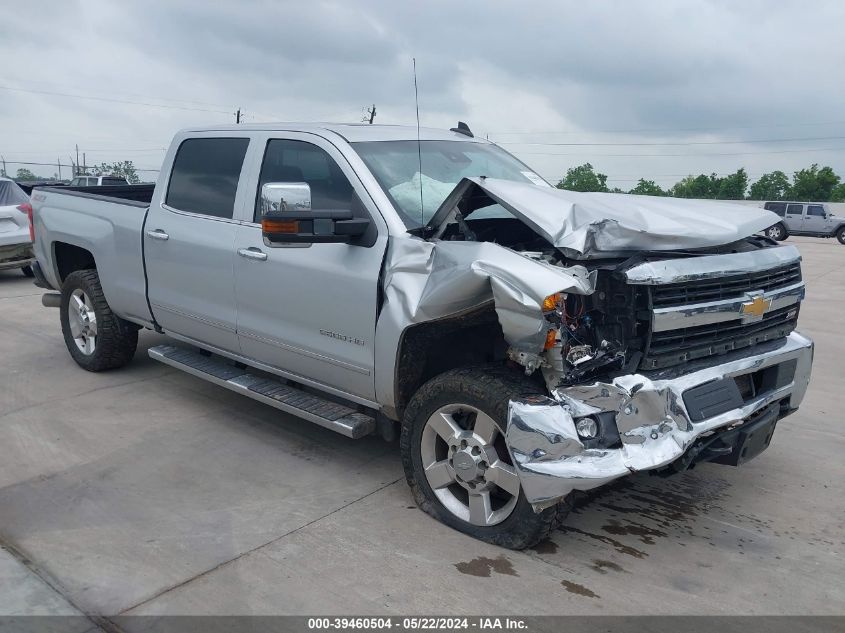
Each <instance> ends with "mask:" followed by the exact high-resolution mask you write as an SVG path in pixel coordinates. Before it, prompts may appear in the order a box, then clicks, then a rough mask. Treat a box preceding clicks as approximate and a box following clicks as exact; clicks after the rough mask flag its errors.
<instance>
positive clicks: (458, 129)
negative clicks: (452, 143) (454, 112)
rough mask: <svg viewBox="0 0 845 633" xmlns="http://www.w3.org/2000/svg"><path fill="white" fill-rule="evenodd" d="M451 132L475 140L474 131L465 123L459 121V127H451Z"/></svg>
mask: <svg viewBox="0 0 845 633" xmlns="http://www.w3.org/2000/svg"><path fill="white" fill-rule="evenodd" d="M449 131H450V132H457V133H458V134H463V135H464V136H468V137H470V138H475V137H474V136H473V133H472V131H471V130H470V129H469V126H468V125H467V124H466V123H464V122H463V121H458V127H450V128H449Z"/></svg>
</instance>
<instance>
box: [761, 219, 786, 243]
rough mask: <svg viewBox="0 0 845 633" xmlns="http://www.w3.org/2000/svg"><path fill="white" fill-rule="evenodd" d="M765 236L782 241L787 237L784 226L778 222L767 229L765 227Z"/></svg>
mask: <svg viewBox="0 0 845 633" xmlns="http://www.w3.org/2000/svg"><path fill="white" fill-rule="evenodd" d="M766 237H770V238H772V239H773V240H777V241H778V242H782V241H784V240H785V239H786V238H787V234H786V227H784V225H783V224H781V223H780V222H778V223H777V224H775V225H774V226H770V227H769V228H768V229H766Z"/></svg>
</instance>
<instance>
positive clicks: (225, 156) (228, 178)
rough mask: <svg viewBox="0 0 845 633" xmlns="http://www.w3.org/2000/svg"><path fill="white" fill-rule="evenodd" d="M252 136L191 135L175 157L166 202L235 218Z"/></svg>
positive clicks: (183, 142) (187, 208)
mask: <svg viewBox="0 0 845 633" xmlns="http://www.w3.org/2000/svg"><path fill="white" fill-rule="evenodd" d="M248 146H249V139H248V138H190V139H187V140H185V141H182V144H181V145H180V146H179V150H178V151H177V152H176V159H175V160H174V161H173V170H172V171H171V174H170V183H169V184H168V186H167V196H166V197H165V200H164V201H165V204H167V205H168V206H169V207H172V208H173V209H178V210H179V211H188V212H190V213H199V214H202V215H209V216H213V217H217V218H227V219H231V218H232V217H233V215H234V211H235V195H236V194H237V192H238V181H239V179H240V175H241V168H242V167H243V164H244V156H246V150H247V147H248Z"/></svg>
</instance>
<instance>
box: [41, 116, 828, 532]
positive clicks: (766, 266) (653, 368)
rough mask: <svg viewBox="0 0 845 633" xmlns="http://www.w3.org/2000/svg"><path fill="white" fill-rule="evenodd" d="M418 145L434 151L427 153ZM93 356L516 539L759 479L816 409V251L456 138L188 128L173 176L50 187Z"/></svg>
mask: <svg viewBox="0 0 845 633" xmlns="http://www.w3.org/2000/svg"><path fill="white" fill-rule="evenodd" d="M418 135H419V136H418ZM32 204H33V208H34V213H33V222H34V228H33V230H34V236H35V252H36V255H37V260H38V261H37V265H36V266H35V273H36V277H37V283H38V284H40V285H41V286H43V287H45V288H47V289H51V290H58V291H60V293H59V294H57V293H55V292H51V293H48V294H46V295H45V297H44V299H43V302H44V304H45V305H48V306H56V307H60V319H61V326H62V332H63V333H64V339H65V342H66V344H67V349H68V350H69V352H70V354H71V356H72V357H73V359H74V360H75V361H76V362H77V363H78V364H79V365H80V366H81V367H83V368H84V369H87V370H90V371H100V370H106V369H114V368H117V367H120V366H122V365H125V364H126V363H128V362H129V361H130V360H131V359H132V357H133V355H134V353H135V349H136V344H137V340H138V331H139V329H141V328H147V329H152V330H156V331H158V332H163V333H165V334H167V335H168V336H169V337H171V338H172V340H173V344H166V345H159V346H156V347H152V348H150V350H149V354H150V356H151V357H152V358H154V359H156V360H158V361H161V362H163V363H166V364H168V365H171V366H173V367H177V368H179V369H181V370H184V371H186V372H189V373H191V374H193V375H194V376H196V377H198V378H199V379H202V380H207V381H210V382H212V383H214V384H216V385H219V386H220V387H224V388H226V389H230V390H232V391H235V392H237V393H239V394H243V395H244V396H246V397H249V398H253V399H255V400H258V401H261V402H264V403H266V404H267V405H269V406H272V407H276V408H277V409H280V410H282V411H285V412H287V413H291V414H294V415H296V416H300V417H302V418H304V419H306V420H310V421H311V422H314V423H316V424H319V425H321V426H323V427H325V428H327V429H331V430H334V431H337V432H340V433H342V434H344V435H346V436H348V437H350V438H358V437H361V436H364V435H367V434H370V433H379V434H381V435H382V436H383V437H384V438H385V439H387V440H390V441H395V440H396V438H397V437H398V438H399V448H400V451H401V458H402V462H403V465H404V468H405V473H406V476H407V481H408V484H409V485H410V486H411V489H412V491H413V495H414V497H415V499H416V501H417V503H418V504H419V506H420V507H421V508H422V509H423V510H424V511H425V512H427V513H429V514H431V515H432V516H434V517H436V518H437V519H439V520H441V521H443V522H444V523H446V524H448V525H450V526H452V527H454V528H456V529H458V530H460V531H462V532H465V533H467V534H471V535H473V536H475V537H477V538H480V539H483V540H485V541H488V542H491V543H495V544H498V545H502V546H505V547H511V548H523V547H528V546H531V545H532V544H534V543H536V542H537V541H539V540H540V539H542V538H544V537H545V536H546V535H547V534H548V533H549V531H550V530H551V529H552V528H553V527H554V526H555V525H557V524H558V522H559V521H560V520H561V519H562V518H563V516H565V513H566V511H567V509H568V508H569V507H570V500H571V499H572V495H573V494H574V492H575V491H584V490H589V489H592V488H595V487H597V486H601V485H603V484H606V483H608V482H610V481H612V480H614V479H616V478H619V477H622V476H625V475H628V474H630V473H632V472H636V471H656V472H660V473H667V474H668V473H672V472H678V471H683V470H685V469H689V468H692V467H693V466H694V465H695V464H696V463H699V462H701V461H713V462H720V463H725V464H731V465H739V464H741V463H743V462H744V461H747V460H749V459H751V458H752V457H754V456H756V455H757V454H759V453H760V452H761V451H762V450H764V449H765V448H766V447H767V446H768V444H769V442H770V440H771V438H772V433H773V432H774V429H775V425H776V423H777V422H778V420H780V419H782V418H783V417H784V416H786V415H788V414H790V413H792V412H793V411H795V410H796V408H797V407H798V405H799V404H800V402H801V400H802V398H803V397H804V393H805V391H806V389H807V384H808V381H809V377H810V368H811V363H812V356H813V344H812V342H811V341H810V340H809V339H808V338H806V337H805V336H802V335H801V334H799V333H798V332H797V331H795V328H796V325H797V319H798V311H799V307H800V302H801V300H802V299H803V297H804V284H803V282H802V278H801V265H800V260H801V258H800V255H799V253H798V251H797V249H796V248H795V247H792V246H779V245H777V244H776V243H775V242H773V241H772V240H770V239H768V238H766V237H763V236H758V235H755V234H756V233H758V232H760V231H763V230H765V229H766V228H767V227H769V226H771V225H772V223H773V222H774V221H776V220H777V217H776V216H774V215H773V214H771V213H768V212H766V211H761V210H760V209H754V208H737V207H736V206H735V205H730V204H726V205H720V204H719V203H715V202H703V201H702V202H698V201H690V200H674V199H667V198H650V197H641V196H628V195H623V194H587V193H576V192H570V191H562V190H558V189H555V188H552V187H550V186H549V185H548V183H547V182H545V181H544V180H543V179H542V178H540V177H539V176H538V175H537V174H536V173H534V172H533V171H532V170H531V169H530V168H529V167H527V166H526V165H524V164H523V163H521V162H520V161H518V160H517V159H516V158H514V157H513V156H511V155H510V154H508V153H507V152H505V151H504V150H502V149H500V148H499V147H498V146H496V145H494V144H491V143H489V142H487V141H485V140H483V139H479V138H475V137H473V136H472V133H471V131H469V129H468V128H467V127H466V126H465V125H463V124H460V125H459V126H458V127H457V128H453V129H452V130H450V131H440V130H434V129H423V130H420V131H418V130H417V129H416V128H408V127H399V126H378V125H300V124H296V125H290V124H277V125H262V126H244V125H240V126H231V127H226V126H221V127H211V128H198V129H188V130H184V131H182V132H179V133H178V134H177V135H176V137H175V138H174V140H173V143H172V145H171V147H170V149H169V151H168V153H167V155H166V157H165V159H164V164H163V166H162V171H161V177H160V179H159V180H158V183H157V184H156V185H155V186H152V185H146V186H145V185H137V186H122V187H114V188H108V187H91V188H84V187H82V188H75V187H66V188H62V189H50V188H39V189H35V190H34V191H33V195H32Z"/></svg>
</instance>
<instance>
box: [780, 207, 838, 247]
mask: <svg viewBox="0 0 845 633" xmlns="http://www.w3.org/2000/svg"><path fill="white" fill-rule="evenodd" d="M763 208H764V209H766V210H767V211H771V212H772V213H775V214H777V215H778V216H780V221H779V222H778V223H777V224H773V225H772V226H770V227H769V228H768V229H766V235H768V236H769V237H770V238H772V239H773V240H778V241H783V240H785V239H786V238H787V237H789V236H790V235H807V236H810V237H835V238H836V239H838V240H839V243H840V244H845V218H843V217H838V216H835V215H834V214H833V213H831V211H830V208H829V207H828V205H826V204H825V203H823V202H767V203H766V204H764V205H763Z"/></svg>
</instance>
